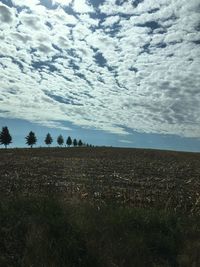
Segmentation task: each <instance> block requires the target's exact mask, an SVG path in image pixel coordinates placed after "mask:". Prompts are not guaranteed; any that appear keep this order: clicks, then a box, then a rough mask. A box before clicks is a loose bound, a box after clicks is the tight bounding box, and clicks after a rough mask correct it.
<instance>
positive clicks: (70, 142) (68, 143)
mask: <svg viewBox="0 0 200 267" xmlns="http://www.w3.org/2000/svg"><path fill="white" fill-rule="evenodd" d="M66 144H67V145H68V146H71V145H72V139H71V137H70V136H68V138H67V142H66Z"/></svg>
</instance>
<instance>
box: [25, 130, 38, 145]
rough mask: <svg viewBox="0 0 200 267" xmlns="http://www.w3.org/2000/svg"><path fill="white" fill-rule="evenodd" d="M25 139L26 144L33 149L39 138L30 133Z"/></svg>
mask: <svg viewBox="0 0 200 267" xmlns="http://www.w3.org/2000/svg"><path fill="white" fill-rule="evenodd" d="M25 139H26V144H27V145H28V146H30V147H31V148H32V147H33V145H35V144H36V143H37V138H36V136H35V133H34V132H32V131H30V133H29V134H28V135H27V136H26V137H25Z"/></svg>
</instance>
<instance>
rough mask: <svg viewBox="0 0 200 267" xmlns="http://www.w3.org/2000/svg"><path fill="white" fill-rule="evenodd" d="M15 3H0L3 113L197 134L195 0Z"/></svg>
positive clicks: (114, 128) (122, 130) (119, 130)
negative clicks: (46, 4) (8, 4)
mask: <svg viewBox="0 0 200 267" xmlns="http://www.w3.org/2000/svg"><path fill="white" fill-rule="evenodd" d="M12 2H13V4H14V6H13V7H8V6H7V5H3V4H0V8H1V11H2V12H1V13H0V14H1V15H0V20H1V22H3V23H1V24H0V68H1V72H0V90H1V98H0V105H1V113H2V114H4V116H7V117H11V118H21V119H26V120H30V121H32V122H37V123H41V124H43V125H51V126H52V127H58V128H61V127H64V126H63V124H62V121H63V122H66V121H69V122H71V123H73V124H76V125H79V126H82V127H85V128H92V129H100V130H104V131H108V132H112V133H116V134H124V135H126V134H129V133H130V132H131V130H133V131H138V132H146V133H161V134H176V135H180V136H186V137H200V121H199V118H200V101H199V99H200V91H199V84H200V78H199V77H200V73H199V69H200V60H199V58H200V48H199V40H200V32H199V25H200V24H199V11H200V10H199V6H198V4H197V1H195V0H191V1H189V2H188V1H186V0H177V1H170V0H162V1H159V2H158V1H153V0H144V1H134V2H133V1H111V0H109V1H101V2H98V3H97V2H92V1H71V2H70V1H68V2H66V5H64V4H63V3H62V2H64V1H61V0H60V1H54V3H53V5H52V6H51V7H50V5H49V8H47V7H46V6H44V5H42V1H30V0H29V1H21V0H15V1H12ZM127 129H129V130H128V131H127ZM120 140H125V139H120Z"/></svg>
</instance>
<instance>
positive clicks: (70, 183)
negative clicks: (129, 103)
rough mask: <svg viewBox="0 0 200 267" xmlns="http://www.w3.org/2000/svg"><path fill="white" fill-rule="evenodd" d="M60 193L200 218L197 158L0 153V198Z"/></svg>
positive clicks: (128, 152)
mask: <svg viewBox="0 0 200 267" xmlns="http://www.w3.org/2000/svg"><path fill="white" fill-rule="evenodd" d="M52 193H53V194H61V195H62V196H63V197H65V198H66V199H74V200H75V199H82V200H83V199H87V200H91V201H102V202H103V201H104V202H106V201H114V202H116V203H119V204H122V205H133V206H139V207H140V206H141V207H150V206H151V207H154V206H155V207H160V208H165V209H171V208H172V209H175V210H176V211H179V210H180V211H183V212H189V213H200V153H183V152H171V151H156V150H144V149H125V148H121V149H120V148H85V147H82V148H40V149H39V148H37V149H36V148H34V149H7V150H6V149H1V150H0V194H1V195H8V196H11V195H13V194H23V195H35V194H52Z"/></svg>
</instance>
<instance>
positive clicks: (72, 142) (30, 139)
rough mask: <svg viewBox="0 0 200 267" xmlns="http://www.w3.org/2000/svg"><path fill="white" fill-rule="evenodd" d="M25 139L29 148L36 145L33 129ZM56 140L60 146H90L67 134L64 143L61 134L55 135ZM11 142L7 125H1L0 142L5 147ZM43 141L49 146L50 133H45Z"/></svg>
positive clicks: (50, 140) (50, 142) (51, 140)
mask: <svg viewBox="0 0 200 267" xmlns="http://www.w3.org/2000/svg"><path fill="white" fill-rule="evenodd" d="M25 140H26V142H25V143H26V144H27V145H28V146H30V147H31V148H32V147H33V145H36V143H37V137H36V135H35V133H34V132H33V131H30V132H29V134H28V135H27V136H26V137H25ZM56 141H57V144H58V145H59V146H60V147H62V146H63V145H64V144H66V145H67V146H68V147H71V146H74V147H77V146H79V147H82V146H91V145H89V144H85V143H83V142H82V140H81V139H80V140H77V139H76V138H74V139H72V138H71V137H70V136H68V138H67V139H66V143H65V140H64V138H63V136H62V135H61V134H60V135H59V136H58V137H57V140H56ZM11 143H12V136H11V134H10V132H9V129H8V127H7V126H5V127H2V130H1V132H0V144H1V145H4V146H5V148H7V146H8V145H10V144H11ZM44 143H45V144H46V145H47V146H50V145H51V144H52V143H53V138H52V136H51V134H50V133H47V135H46V137H45V139H44Z"/></svg>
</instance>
